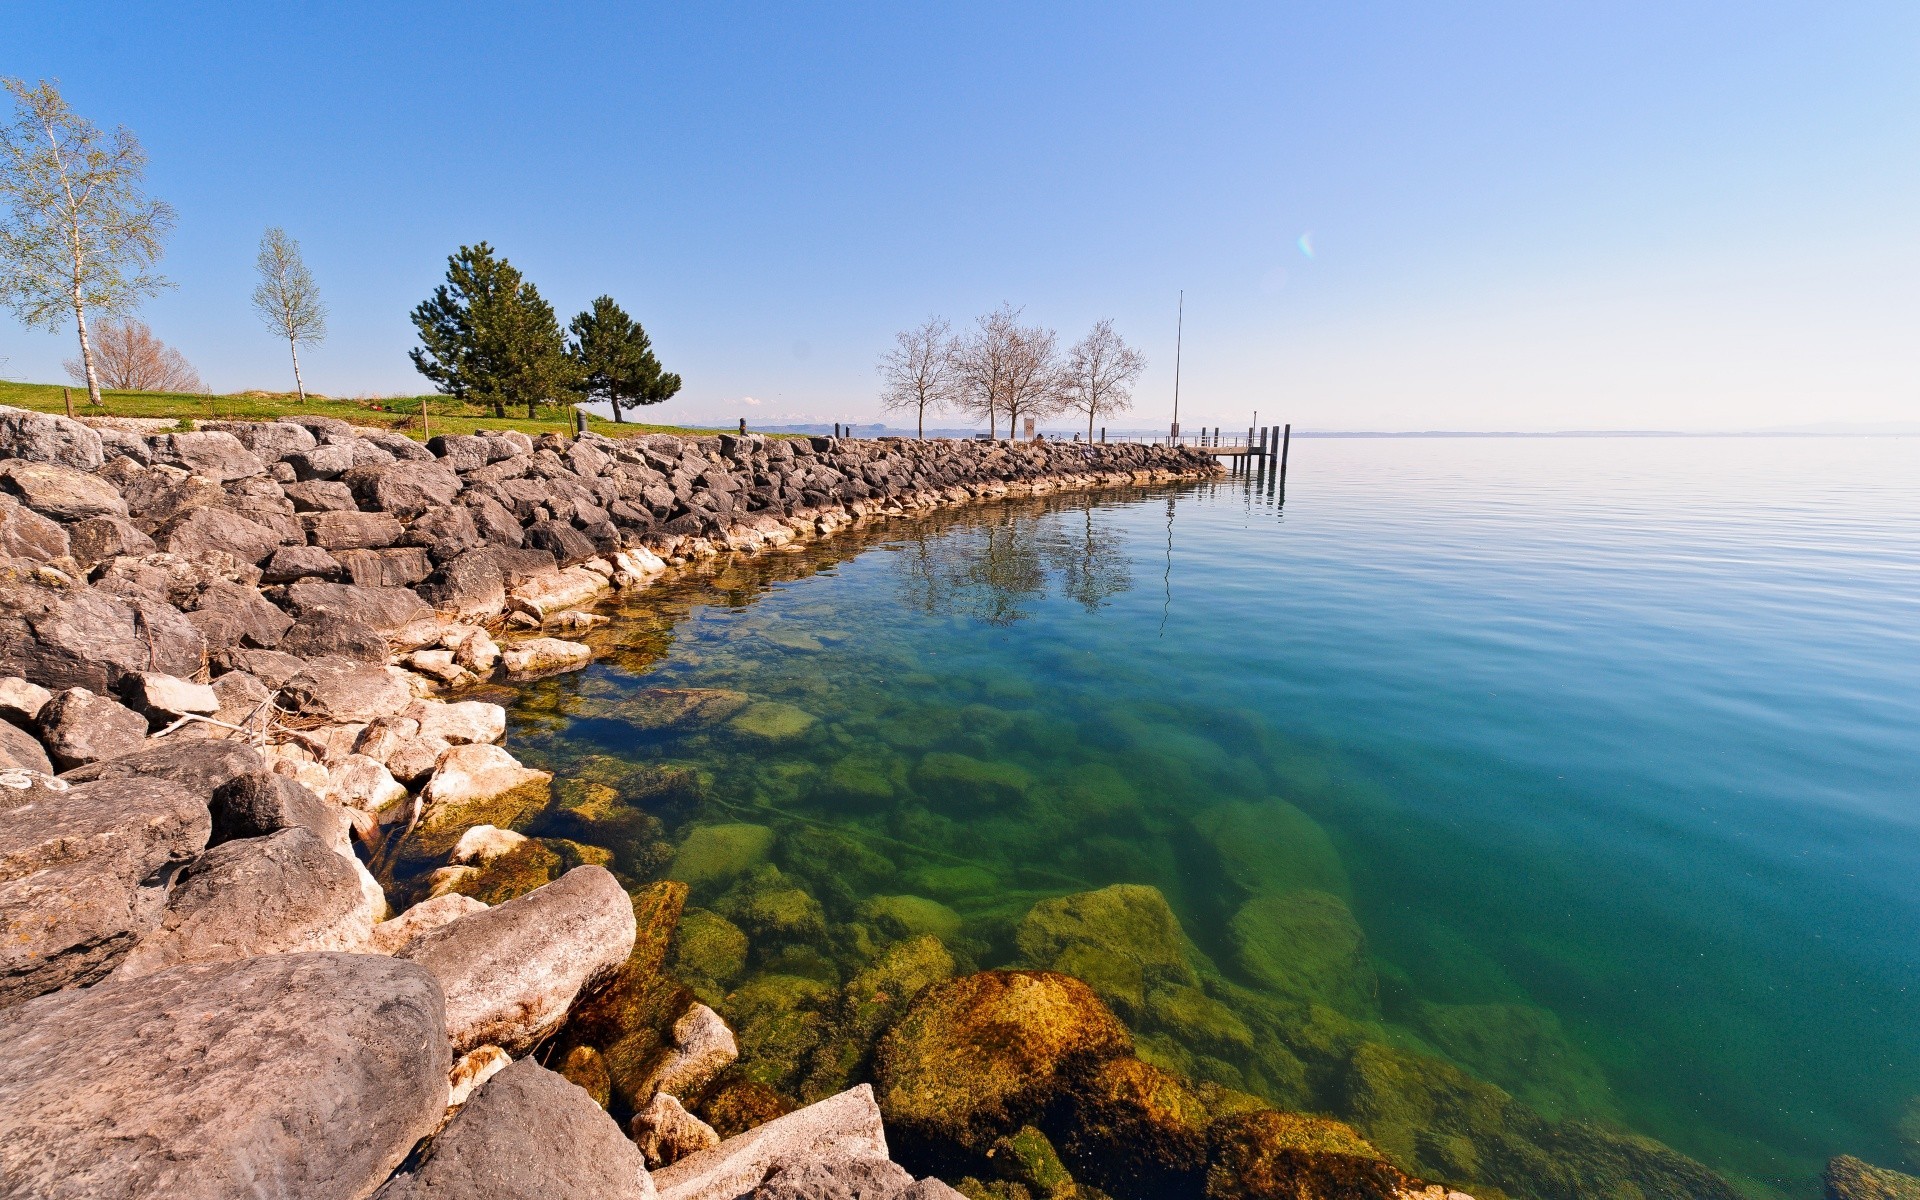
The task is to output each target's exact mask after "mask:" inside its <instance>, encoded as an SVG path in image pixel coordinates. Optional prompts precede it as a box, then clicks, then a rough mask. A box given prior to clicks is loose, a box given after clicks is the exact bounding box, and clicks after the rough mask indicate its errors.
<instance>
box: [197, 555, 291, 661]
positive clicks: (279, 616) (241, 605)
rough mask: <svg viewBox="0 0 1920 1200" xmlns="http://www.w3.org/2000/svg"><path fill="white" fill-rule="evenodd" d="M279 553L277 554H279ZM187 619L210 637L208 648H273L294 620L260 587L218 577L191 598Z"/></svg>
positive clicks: (208, 638) (202, 634)
mask: <svg viewBox="0 0 1920 1200" xmlns="http://www.w3.org/2000/svg"><path fill="white" fill-rule="evenodd" d="M276 557H277V555H276ZM189 603H191V604H192V606H193V607H192V611H190V612H188V613H187V620H188V621H190V622H192V624H193V626H194V628H196V629H198V630H199V631H200V633H201V636H203V637H205V638H206V639H207V648H208V649H209V650H231V649H232V648H233V647H235V646H254V647H258V648H259V649H262V650H272V649H274V648H276V647H278V646H279V644H280V639H281V638H282V637H283V636H285V634H286V632H287V629H288V628H289V627H290V626H291V625H292V624H293V618H292V617H289V616H288V615H287V614H285V613H283V612H281V611H280V610H279V609H278V608H276V607H275V606H274V605H273V604H272V602H270V601H269V600H268V599H267V598H266V597H265V596H262V595H261V594H260V590H259V589H258V588H254V587H249V586H247V585H245V584H239V583H234V582H232V581H230V580H226V579H215V580H212V581H211V582H209V583H207V584H205V585H203V586H202V587H201V588H200V590H199V592H198V593H197V594H196V595H195V596H194V597H193V599H192V600H191V601H190V602H189Z"/></svg>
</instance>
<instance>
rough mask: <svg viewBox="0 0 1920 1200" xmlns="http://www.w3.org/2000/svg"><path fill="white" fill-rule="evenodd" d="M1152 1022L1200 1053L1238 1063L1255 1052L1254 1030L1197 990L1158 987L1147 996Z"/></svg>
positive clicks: (1227, 1009) (1230, 1011) (1182, 987)
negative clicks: (1243, 1057)
mask: <svg viewBox="0 0 1920 1200" xmlns="http://www.w3.org/2000/svg"><path fill="white" fill-rule="evenodd" d="M1147 1015H1148V1018H1149V1019H1150V1022H1151V1023H1152V1024H1154V1025H1157V1026H1159V1027H1160V1028H1162V1029H1165V1030H1167V1031H1169V1032H1170V1033H1173V1034H1175V1035H1176V1036H1177V1037H1178V1038H1179V1039H1180V1040H1181V1041H1182V1042H1183V1043H1185V1044H1187V1045H1189V1046H1192V1047H1193V1048H1194V1049H1196V1050H1198V1051H1200V1052H1201V1053H1205V1054H1211V1055H1214V1056H1215V1057H1218V1058H1225V1059H1237V1058H1239V1057H1240V1056H1242V1055H1245V1054H1250V1053H1252V1051H1253V1041H1254V1039H1253V1030H1251V1029H1249V1028H1248V1027H1247V1023H1246V1022H1245V1021H1243V1020H1241V1019H1240V1018H1239V1016H1238V1015H1236V1014H1235V1013H1234V1011H1233V1009H1231V1008H1229V1007H1228V1006H1227V1005H1225V1004H1222V1003H1221V1002H1220V1001H1218V1000H1215V999H1214V998H1213V997H1211V996H1209V995H1207V994H1206V993H1205V992H1203V991H1201V990H1199V989H1198V988H1192V987H1185V986H1182V985H1174V986H1171V987H1156V988H1154V989H1153V990H1152V991H1151V992H1149V993H1148V994H1147Z"/></svg>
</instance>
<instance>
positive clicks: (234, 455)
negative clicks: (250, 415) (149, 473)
mask: <svg viewBox="0 0 1920 1200" xmlns="http://www.w3.org/2000/svg"><path fill="white" fill-rule="evenodd" d="M147 445H148V447H149V449H148V451H147V453H148V457H149V458H150V460H151V461H152V462H153V463H155V464H158V465H163V466H169V467H179V468H181V469H182V470H186V471H191V472H193V473H194V474H195V475H200V476H203V477H205V478H207V479H212V480H215V481H217V482H219V483H226V482H227V481H228V480H231V479H249V478H252V477H253V476H255V475H261V474H265V473H266V469H267V464H265V463H263V462H261V461H260V458H259V456H258V455H256V454H254V453H253V451H251V450H249V449H247V448H246V446H245V445H243V444H242V443H241V441H240V439H239V438H237V437H235V436H233V435H232V434H231V433H225V432H222V431H220V430H197V431H195V432H193V433H163V434H160V435H159V436H157V437H153V438H150V439H148V442H147Z"/></svg>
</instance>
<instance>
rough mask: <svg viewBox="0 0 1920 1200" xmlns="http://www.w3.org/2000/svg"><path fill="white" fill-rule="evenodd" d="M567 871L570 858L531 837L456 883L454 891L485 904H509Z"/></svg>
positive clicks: (538, 839)
mask: <svg viewBox="0 0 1920 1200" xmlns="http://www.w3.org/2000/svg"><path fill="white" fill-rule="evenodd" d="M566 871H567V862H566V859H565V858H564V857H562V855H561V854H560V853H559V852H558V851H557V850H555V849H554V848H553V847H551V846H549V845H547V844H546V842H545V841H544V840H542V839H540V838H529V839H527V840H526V841H524V842H522V843H520V844H519V845H518V846H515V847H514V848H513V849H511V850H509V851H507V852H506V853H505V854H502V855H501V856H500V857H498V858H495V859H492V860H491V861H489V862H486V863H484V864H482V865H481V867H480V869H479V871H477V872H475V873H474V874H472V875H468V876H466V877H465V878H463V879H461V880H460V881H459V882H458V883H456V884H454V885H453V890H454V891H456V892H459V893H460V894H461V895H463V896H472V897H473V898H474V899H475V900H478V901H480V902H481V903H483V904H489V905H492V904H505V903H506V902H507V901H509V900H512V899H513V898H515V897H516V896H524V895H526V894H527V893H528V892H531V891H533V890H534V889H535V888H538V887H545V886H546V885H547V884H549V883H552V882H553V881H554V880H556V879H558V878H560V876H562V875H564V874H566Z"/></svg>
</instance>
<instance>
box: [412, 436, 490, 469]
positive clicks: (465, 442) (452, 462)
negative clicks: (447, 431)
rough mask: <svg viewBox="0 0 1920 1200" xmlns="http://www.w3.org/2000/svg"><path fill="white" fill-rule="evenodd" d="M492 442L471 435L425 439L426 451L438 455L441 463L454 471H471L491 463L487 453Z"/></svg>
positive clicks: (488, 439)
mask: <svg viewBox="0 0 1920 1200" xmlns="http://www.w3.org/2000/svg"><path fill="white" fill-rule="evenodd" d="M492 440H493V439H490V438H483V437H475V436H473V435H472V434H452V435H443V436H440V437H435V438H429V439H427V449H428V450H430V451H432V452H433V453H434V454H437V455H439V456H440V459H441V461H442V462H444V463H445V464H446V465H447V466H449V467H451V468H453V469H454V470H456V471H471V470H473V469H475V468H476V467H484V466H486V465H487V464H488V463H490V462H492V461H493V459H492V457H491V456H489V454H488V453H487V450H488V445H489V443H490V442H491V441H492Z"/></svg>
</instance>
